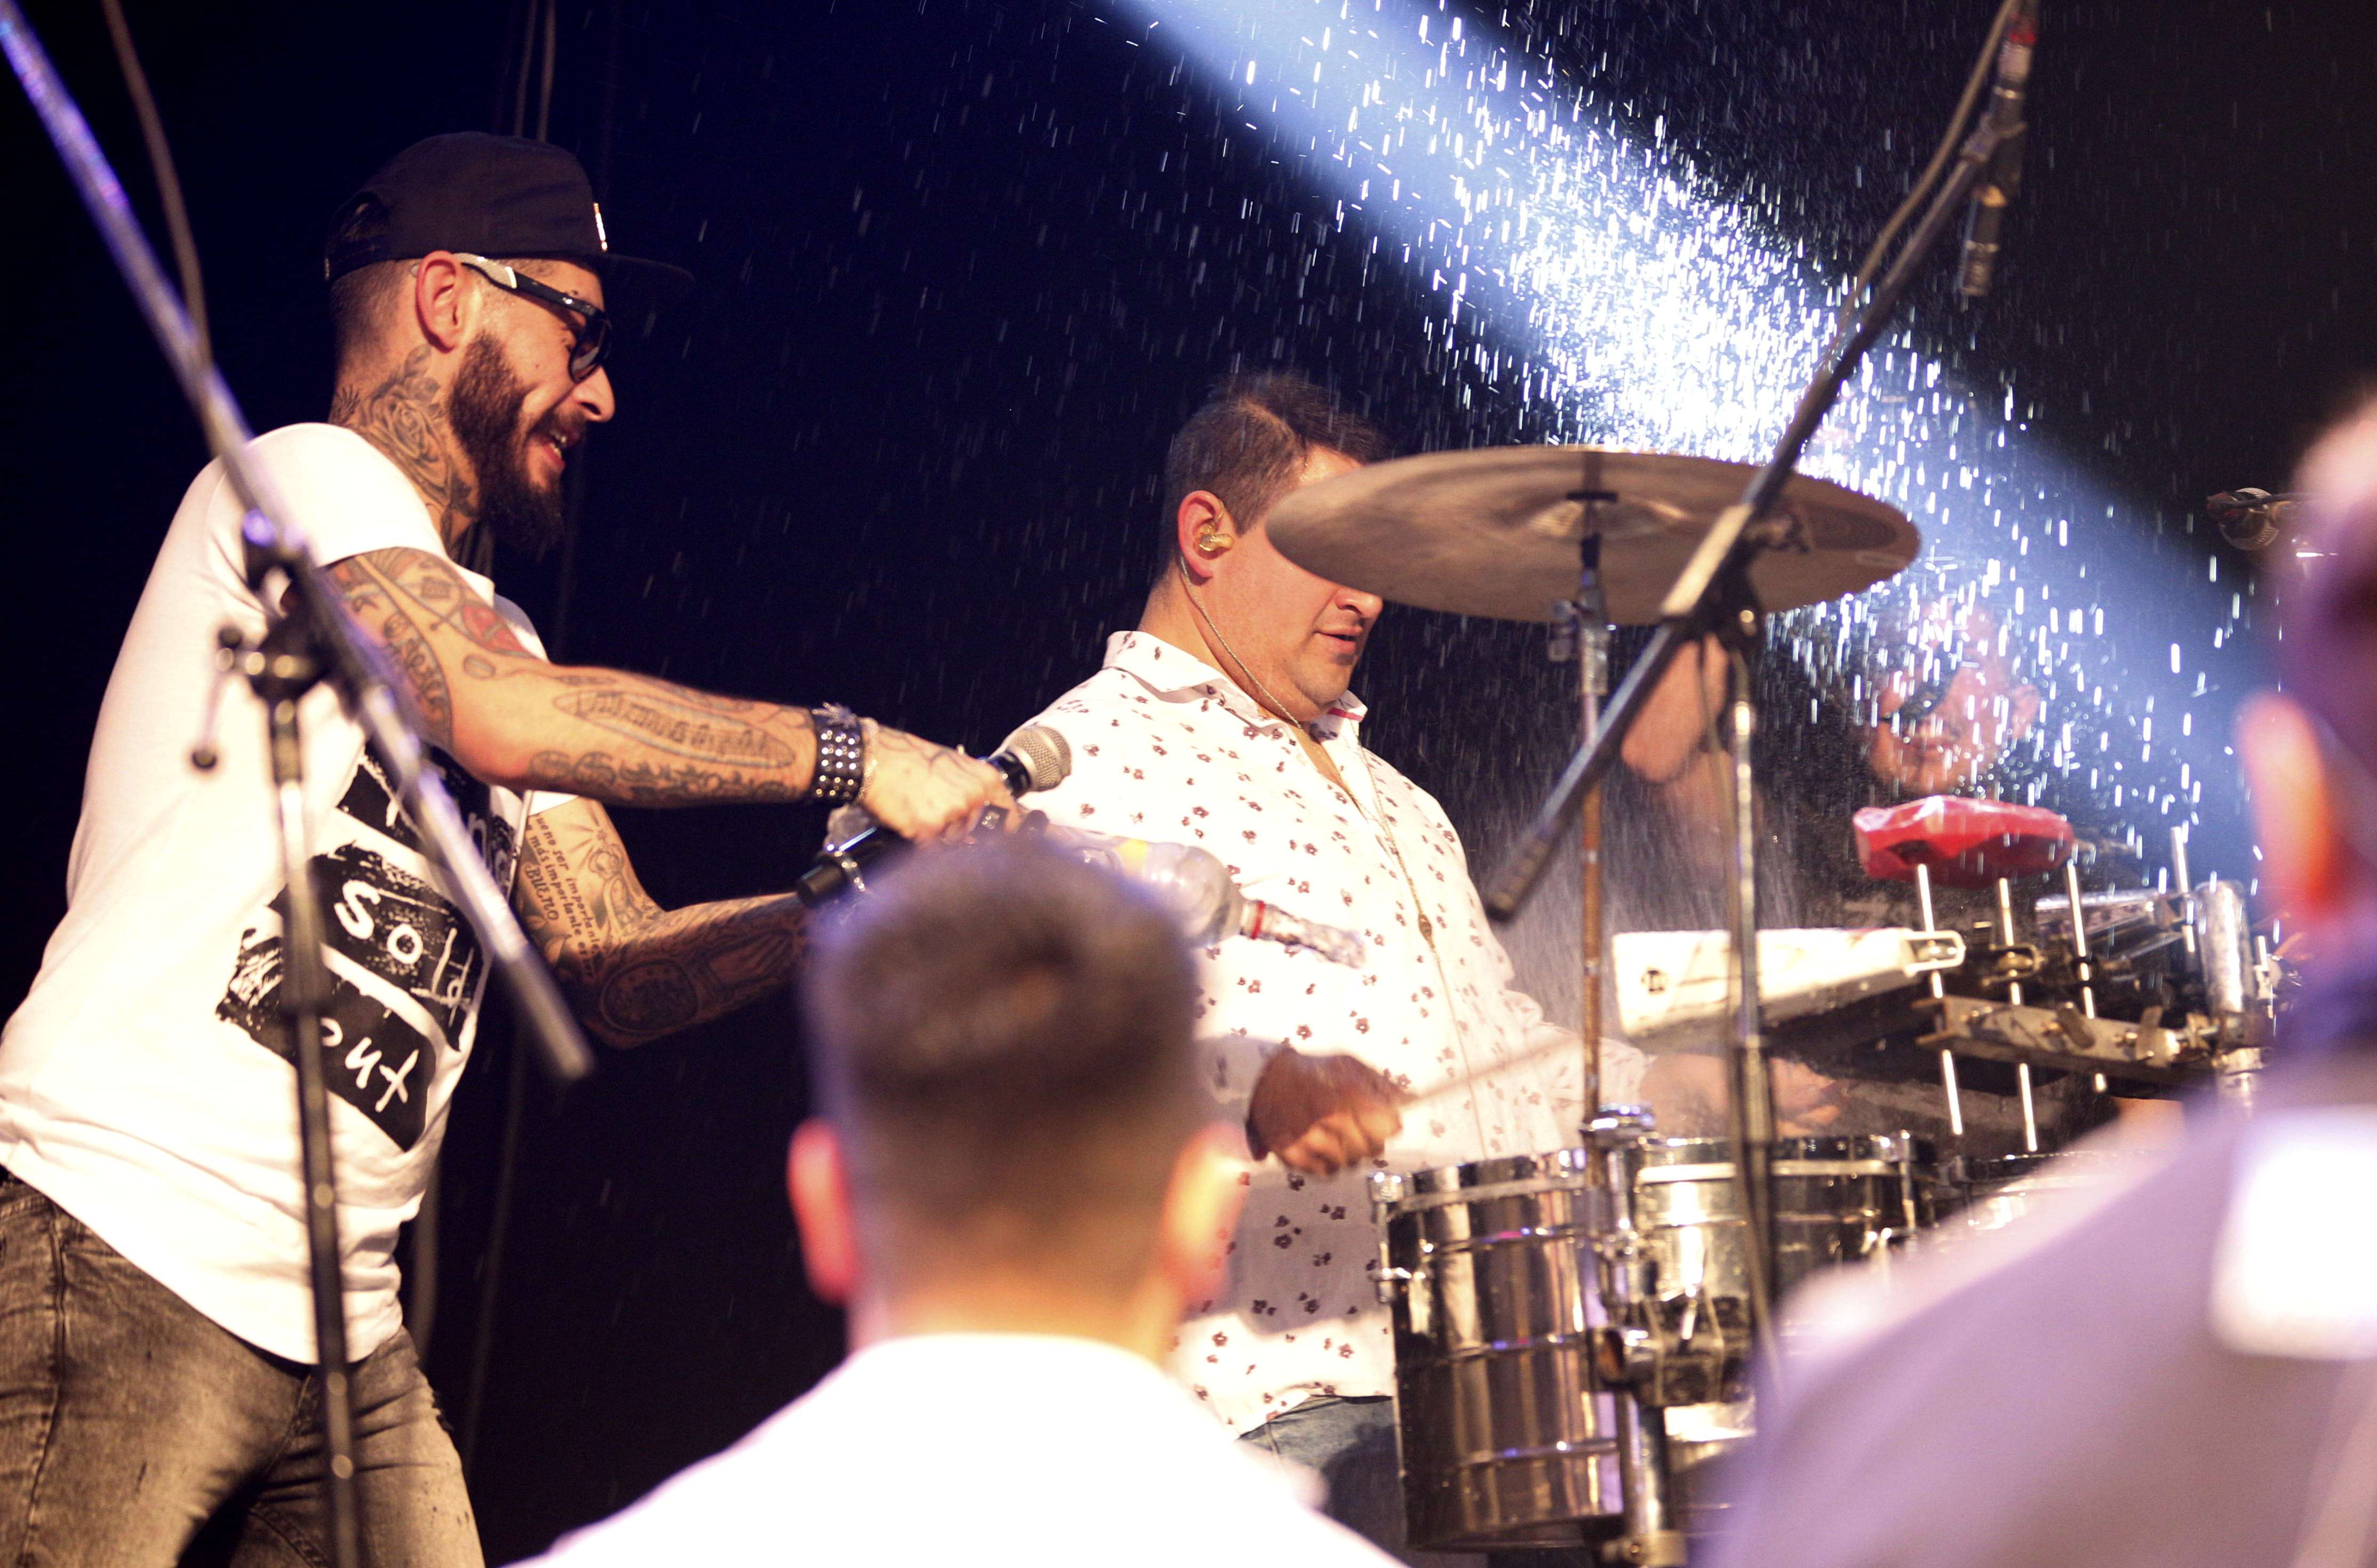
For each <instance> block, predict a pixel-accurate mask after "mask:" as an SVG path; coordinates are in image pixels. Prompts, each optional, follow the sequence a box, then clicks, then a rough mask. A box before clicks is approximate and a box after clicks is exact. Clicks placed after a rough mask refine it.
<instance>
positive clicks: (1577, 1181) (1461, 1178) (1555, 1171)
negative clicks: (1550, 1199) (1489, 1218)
mask: <svg viewBox="0 0 2377 1568" xmlns="http://www.w3.org/2000/svg"><path fill="white" fill-rule="evenodd" d="M1593 1159H1594V1152H1593V1151H1592V1150H1591V1149H1584V1148H1560V1149H1552V1150H1549V1151H1547V1152H1546V1153H1542V1154H1505V1155H1496V1156H1494V1157H1493V1158H1489V1159H1472V1160H1465V1161H1463V1163H1461V1164H1459V1165H1439V1166H1434V1167H1431V1168H1429V1169H1427V1170H1402V1171H1393V1172H1382V1173H1381V1175H1382V1176H1384V1177H1385V1178H1387V1181H1388V1184H1391V1185H1392V1187H1393V1188H1394V1190H1395V1193H1396V1196H1395V1198H1393V1199H1392V1200H1389V1202H1390V1204H1391V1206H1392V1205H1393V1204H1399V1203H1401V1202H1403V1201H1404V1200H1406V1199H1410V1198H1419V1197H1433V1198H1438V1199H1446V1198H1451V1199H1458V1198H1460V1197H1462V1196H1463V1194H1467V1193H1471V1192H1474V1191H1475V1190H1476V1189H1480V1188H1492V1189H1495V1191H1494V1192H1493V1193H1492V1194H1481V1195H1490V1196H1496V1197H1506V1196H1510V1195H1512V1190H1513V1189H1516V1188H1521V1187H1525V1186H1527V1185H1529V1184H1531V1183H1533V1184H1535V1185H1537V1186H1538V1187H1539V1190H1541V1191H1545V1192H1555V1191H1559V1190H1562V1189H1565V1188H1570V1187H1575V1186H1580V1185H1583V1184H1584V1183H1587V1182H1590V1181H1592V1179H1593ZM1380 1181H1381V1178H1380V1177H1379V1176H1374V1177H1372V1178H1371V1182H1372V1183H1373V1186H1374V1189H1375V1187H1376V1186H1377V1185H1378V1184H1380Z"/></svg>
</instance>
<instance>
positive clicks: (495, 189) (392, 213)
mask: <svg viewBox="0 0 2377 1568" xmlns="http://www.w3.org/2000/svg"><path fill="white" fill-rule="evenodd" d="M431 251H467V252H472V253H473V254H476V255H484V256H491V257H494V258H496V259H498V260H500V259H503V258H506V257H513V256H550V257H552V258H554V259H555V260H558V261H573V262H576V263H577V264H578V265H579V266H580V267H586V268H588V269H589V270H591V272H592V273H593V274H594V275H595V276H596V277H598V278H600V279H603V293H604V296H605V304H606V306H607V308H608V309H609V310H610V311H611V313H612V314H613V315H622V316H624V315H627V314H628V313H629V312H630V311H633V312H643V311H648V310H659V309H661V308H663V307H664V306H667V305H670V304H674V303H676V302H677V301H678V300H680V299H683V298H684V297H685V295H686V294H687V291H690V290H691V289H692V287H693V274H692V273H690V272H687V270H686V269H685V268H684V267H672V266H670V265H669V264H668V263H667V262H664V261H646V260H643V259H642V258H640V257H637V256H629V255H618V254H617V253H615V252H614V251H613V250H612V249H611V243H610V236H609V235H608V234H606V233H605V232H603V209H602V208H600V207H598V206H596V205H595V202H594V186H593V184H592V182H591V181H590V180H588V179H587V178H586V170H585V169H584V167H583V166H582V165H580V164H579V161H578V160H577V159H576V158H575V157H574V156H572V155H571V154H570V153H569V151H568V150H567V148H558V147H555V146H554V145H553V144H552V143H550V142H541V141H530V140H527V139H526V138H524V137H498V136H490V135H488V134H487V133H485V132H484V131H456V132H452V133H450V134H448V135H446V136H438V137H429V138H428V139H427V140H425V141H417V142H414V143H413V144H412V146H411V147H408V148H405V149H404V150H403V151H402V152H400V153H398V154H397V155H396V156H395V157H394V158H391V159H389V160H388V161H387V162H386V163H383V164H381V165H380V166H379V169H378V170H377V171H376V172H375V173H374V174H373V175H372V177H371V178H370V179H368V180H365V181H364V184H363V188H362V189H360V190H358V191H356V192H355V194H354V195H353V196H349V197H348V198H347V199H346V201H345V202H344V203H342V204H341V205H340V208H339V212H338V216H337V217H336V218H334V219H332V220H330V232H329V237H328V240H327V241H326V242H325V244H324V245H323V247H322V277H323V279H325V280H326V281H335V280H336V279H339V278H340V277H342V276H344V275H345V274H347V273H350V272H352V271H354V270H355V269H356V268H357V267H369V266H371V265H372V264H374V263H375V262H382V261H412V260H414V259H416V258H418V257H421V256H424V255H428V254H429V253H430V252H431Z"/></svg>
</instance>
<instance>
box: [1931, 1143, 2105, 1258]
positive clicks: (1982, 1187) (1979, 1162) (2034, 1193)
mask: <svg viewBox="0 0 2377 1568" xmlns="http://www.w3.org/2000/svg"><path fill="white" fill-rule="evenodd" d="M2144 1163H2145V1162H2144V1161H2143V1160H2142V1159H2141V1158H2140V1157H2139V1155H2138V1154H2137V1153H2136V1152H2135V1151H2133V1150H2129V1149H2066V1150H2064V1151H2062V1152H2061V1153H2060V1154H2014V1155H2007V1156H2004V1157H2003V1158H1998V1159H1963V1160H1957V1161H1955V1162H1954V1163H1953V1165H1951V1166H1950V1168H1949V1179H1950V1181H1951V1182H1953V1185H1954V1187H1955V1189H1956V1191H1957V1194H1958V1195H1959V1196H1960V1197H1961V1198H1962V1199H1963V1201H1964V1207H1963V1208H1961V1209H1959V1210H1958V1211H1957V1213H1956V1216H1955V1220H1954V1223H1953V1225H1952V1226H1951V1227H1950V1228H1949V1230H1948V1232H1947V1234H1948V1235H1950V1236H1951V1237H1959V1236H1965V1235H1969V1234H1971V1233H1974V1232H1977V1231H1989V1230H2002V1229H2005V1228H2006V1227H2007V1226H2009V1225H2012V1224H2013V1223H2014V1222H2015V1221H2016V1220H2020V1219H2026V1218H2029V1217H2030V1216H2031V1215H2033V1214H2034V1213H2036V1212H2037V1211H2038V1210H2039V1209H2040V1208H2041V1207H2042V1206H2054V1205H2056V1204H2058V1203H2060V1202H2061V1201H2062V1199H2063V1197H2064V1195H2066V1194H2093V1193H2097V1192H2101V1191H2103V1190H2104V1189H2106V1188H2108V1187H2111V1186H2115V1185H2118V1184H2120V1182H2124V1181H2127V1180H2130V1179H2132V1178H2133V1177H2134V1176H2135V1175H2136V1174H2137V1172H2138V1169H2139V1167H2140V1166H2141V1165H2142V1164H2144Z"/></svg>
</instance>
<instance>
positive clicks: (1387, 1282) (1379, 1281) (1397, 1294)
mask: <svg viewBox="0 0 2377 1568" xmlns="http://www.w3.org/2000/svg"><path fill="white" fill-rule="evenodd" d="M1411 1279H1412V1271H1411V1270H1410V1269H1407V1268H1392V1267H1390V1266H1388V1265H1384V1264H1381V1265H1379V1267H1378V1268H1377V1269H1376V1270H1374V1271H1373V1272H1372V1274H1371V1277H1370V1283H1371V1284H1372V1285H1373V1286H1374V1287H1376V1288H1377V1289H1378V1292H1379V1305H1380V1306H1382V1307H1392V1306H1393V1305H1394V1304H1395V1302H1396V1301H1398V1300H1399V1299H1400V1298H1401V1297H1402V1295H1403V1293H1404V1286H1406V1285H1408V1284H1410V1283H1411Z"/></svg>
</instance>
